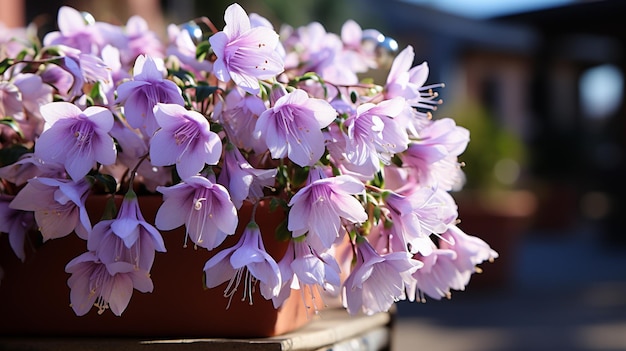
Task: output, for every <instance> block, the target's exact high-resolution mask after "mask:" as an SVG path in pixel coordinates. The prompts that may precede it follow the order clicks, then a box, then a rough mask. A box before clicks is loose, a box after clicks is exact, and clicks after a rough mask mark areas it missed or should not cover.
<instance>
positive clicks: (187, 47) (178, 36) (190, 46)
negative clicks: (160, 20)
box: [165, 24, 213, 74]
mask: <svg viewBox="0 0 626 351" xmlns="http://www.w3.org/2000/svg"><path fill="white" fill-rule="evenodd" d="M167 37H168V46H167V49H166V51H165V53H166V55H167V56H174V57H176V58H177V59H178V60H179V61H180V64H181V67H183V68H184V69H187V70H190V71H192V72H194V73H196V74H204V73H205V72H211V71H212V70H213V63H211V61H209V60H198V58H196V49H197V45H196V43H195V42H194V40H193V39H192V37H191V35H190V33H189V31H188V30H184V29H181V26H177V25H175V24H170V25H169V26H168V27H167Z"/></svg>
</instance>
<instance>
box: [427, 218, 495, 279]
mask: <svg viewBox="0 0 626 351" xmlns="http://www.w3.org/2000/svg"><path fill="white" fill-rule="evenodd" d="M441 237H442V238H443V240H441V241H440V243H439V247H440V248H442V249H448V250H452V251H454V252H455V253H456V259H455V260H454V264H455V265H456V267H457V268H458V269H459V271H461V272H469V273H470V274H471V273H474V272H479V271H480V269H479V268H477V267H476V266H477V265H479V264H481V263H483V262H485V261H489V262H492V261H493V260H494V259H496V258H498V253H497V252H496V251H494V250H493V249H492V248H491V247H490V246H489V244H487V243H486V242H485V241H484V240H482V239H481V238H478V237H476V236H473V235H469V234H466V233H465V232H464V231H463V230H461V228H459V227H458V226H456V225H451V226H449V227H448V230H446V232H445V233H443V234H441Z"/></svg>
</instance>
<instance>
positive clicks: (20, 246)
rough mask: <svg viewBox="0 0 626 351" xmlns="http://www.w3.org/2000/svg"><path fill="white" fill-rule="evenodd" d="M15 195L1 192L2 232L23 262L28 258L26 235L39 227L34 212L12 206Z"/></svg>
mask: <svg viewBox="0 0 626 351" xmlns="http://www.w3.org/2000/svg"><path fill="white" fill-rule="evenodd" d="M12 200H13V196H10V195H4V194H0V233H5V234H7V235H8V237H9V245H10V246H11V250H13V252H14V253H15V256H17V257H18V258H19V259H20V260H22V262H23V261H24V260H25V259H26V252H25V251H24V243H25V242H26V235H27V234H28V232H30V231H34V230H36V229H37V225H36V223H35V218H34V216H33V212H31V211H22V210H17V209H14V208H11V207H10V206H9V204H10V203H11V201H12Z"/></svg>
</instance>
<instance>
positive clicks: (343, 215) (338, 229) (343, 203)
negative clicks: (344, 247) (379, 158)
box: [288, 175, 367, 251]
mask: <svg viewBox="0 0 626 351" xmlns="http://www.w3.org/2000/svg"><path fill="white" fill-rule="evenodd" d="M364 189H365V188H364V186H363V183H361V182H360V181H358V180H357V179H355V178H353V177H351V176H347V175H341V176H337V177H333V178H324V179H319V180H317V181H314V182H312V183H311V184H309V185H307V186H305V187H304V188H302V189H301V190H299V191H298V192H297V193H296V194H295V195H294V196H293V197H292V198H291V201H290V202H289V206H290V207H291V210H290V211H289V225H288V228H289V230H290V231H292V232H293V237H294V238H297V237H300V236H302V235H304V234H306V235H307V241H308V242H309V243H310V244H311V245H312V246H313V247H314V248H316V249H320V251H324V249H327V248H330V247H331V245H332V244H333V243H334V242H335V240H336V239H337V238H338V237H339V235H340V234H342V233H343V229H342V226H343V224H342V221H347V222H349V223H353V224H358V223H362V222H365V221H366V220H367V213H365V210H364V209H363V206H362V205H361V204H360V203H359V201H358V200H357V199H356V198H355V197H354V196H353V195H354V194H359V193H361V192H363V190H364Z"/></svg>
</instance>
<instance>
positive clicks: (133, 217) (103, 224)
mask: <svg viewBox="0 0 626 351" xmlns="http://www.w3.org/2000/svg"><path fill="white" fill-rule="evenodd" d="M87 248H88V249H89V250H90V251H93V252H95V253H96V256H98V259H99V260H100V261H101V262H102V263H105V264H107V265H109V264H112V263H114V262H127V263H130V264H132V265H133V266H134V267H135V268H138V269H142V270H145V271H150V268H151V267H152V263H153V262H154V252H155V250H156V251H159V252H165V251H166V250H165V243H164V242H163V237H162V236H161V233H159V231H158V230H157V229H156V228H154V227H153V226H152V225H151V224H150V223H148V222H146V220H145V219H144V218H143V215H142V214H141V209H140V208H139V202H138V200H137V196H136V195H135V194H134V193H133V192H130V193H128V194H126V196H124V199H123V200H122V204H121V206H120V210H119V213H118V214H117V218H115V219H109V220H101V221H100V222H98V223H97V224H96V225H95V226H94V227H93V230H92V232H91V233H90V234H89V239H88V240H87Z"/></svg>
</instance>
